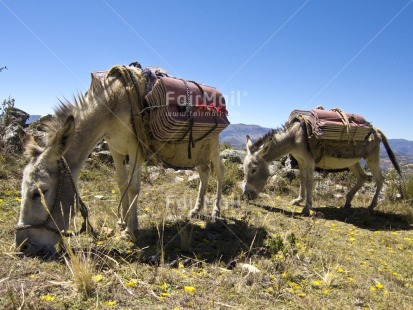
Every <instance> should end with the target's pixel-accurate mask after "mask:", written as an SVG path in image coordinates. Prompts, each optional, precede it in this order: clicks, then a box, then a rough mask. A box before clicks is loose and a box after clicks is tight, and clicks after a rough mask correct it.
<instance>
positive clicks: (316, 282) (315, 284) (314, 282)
mask: <svg viewBox="0 0 413 310" xmlns="http://www.w3.org/2000/svg"><path fill="white" fill-rule="evenodd" d="M312 284H313V285H314V286H321V285H323V281H320V280H314V281H313V282H312Z"/></svg>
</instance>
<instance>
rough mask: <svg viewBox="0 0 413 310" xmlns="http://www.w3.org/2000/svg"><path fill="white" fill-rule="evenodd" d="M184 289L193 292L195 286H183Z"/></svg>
mask: <svg viewBox="0 0 413 310" xmlns="http://www.w3.org/2000/svg"><path fill="white" fill-rule="evenodd" d="M184 291H185V292H188V293H194V292H195V291H196V288H195V287H193V286H184Z"/></svg>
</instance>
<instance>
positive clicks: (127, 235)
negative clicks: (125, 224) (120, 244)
mask: <svg viewBox="0 0 413 310" xmlns="http://www.w3.org/2000/svg"><path fill="white" fill-rule="evenodd" d="M120 238H121V239H122V240H125V241H130V242H132V243H136V242H137V241H138V238H137V236H136V234H135V233H132V232H130V231H129V230H126V229H125V230H122V231H121V232H120Z"/></svg>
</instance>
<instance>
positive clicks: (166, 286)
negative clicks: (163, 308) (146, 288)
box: [159, 282, 169, 291]
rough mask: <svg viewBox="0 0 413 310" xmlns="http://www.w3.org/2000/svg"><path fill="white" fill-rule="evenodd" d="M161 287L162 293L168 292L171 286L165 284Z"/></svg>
mask: <svg viewBox="0 0 413 310" xmlns="http://www.w3.org/2000/svg"><path fill="white" fill-rule="evenodd" d="M159 287H160V288H161V290H162V291H166V290H167V289H168V287H169V285H168V284H167V283H165V282H164V283H162V284H161V285H159Z"/></svg>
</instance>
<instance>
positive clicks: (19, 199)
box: [14, 197, 22, 202]
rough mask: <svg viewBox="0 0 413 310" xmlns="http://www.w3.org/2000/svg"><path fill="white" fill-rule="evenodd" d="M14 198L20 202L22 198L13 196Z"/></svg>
mask: <svg viewBox="0 0 413 310" xmlns="http://www.w3.org/2000/svg"><path fill="white" fill-rule="evenodd" d="M14 200H16V201H17V202H21V201H22V199H21V198H20V197H16V198H14Z"/></svg>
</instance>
